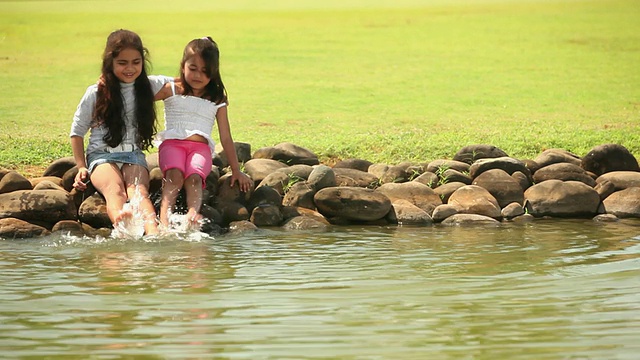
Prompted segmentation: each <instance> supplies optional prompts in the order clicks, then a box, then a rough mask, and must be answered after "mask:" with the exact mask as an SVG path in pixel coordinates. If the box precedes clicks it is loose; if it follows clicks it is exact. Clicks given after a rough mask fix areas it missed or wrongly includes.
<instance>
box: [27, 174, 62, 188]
mask: <svg viewBox="0 0 640 360" xmlns="http://www.w3.org/2000/svg"><path fill="white" fill-rule="evenodd" d="M44 181H47V182H49V183H53V184H55V185H57V186H59V187H60V188H64V187H63V186H62V178H61V177H58V176H42V177H37V178H31V179H29V182H30V183H31V188H32V189H35V187H36V186H38V184H39V183H41V182H44ZM48 186H50V185H47V187H48Z"/></svg>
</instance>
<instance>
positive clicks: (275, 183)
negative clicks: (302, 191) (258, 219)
mask: <svg viewBox="0 0 640 360" xmlns="http://www.w3.org/2000/svg"><path fill="white" fill-rule="evenodd" d="M290 181H292V178H290V177H289V175H287V174H285V173H283V172H277V171H275V172H272V173H271V174H269V175H267V176H266V177H265V178H264V179H262V181H261V182H260V184H258V186H257V187H256V191H257V190H258V189H259V188H261V187H264V186H268V187H270V188H272V189H275V190H276V191H277V192H278V193H279V194H280V195H281V196H282V195H284V192H285V190H284V189H285V187H289V186H291V185H293V184H290V183H289V182H290Z"/></svg>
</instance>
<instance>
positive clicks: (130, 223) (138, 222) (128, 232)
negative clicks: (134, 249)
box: [111, 180, 145, 239]
mask: <svg viewBox="0 0 640 360" xmlns="http://www.w3.org/2000/svg"><path fill="white" fill-rule="evenodd" d="M141 202H142V195H141V193H140V188H139V186H138V184H137V180H136V184H135V191H134V193H133V196H132V197H131V199H129V202H127V203H126V204H124V206H123V207H122V211H125V212H130V213H131V214H132V215H131V216H127V217H125V218H124V219H122V220H121V221H119V222H118V223H116V224H114V225H113V231H112V232H111V237H113V238H119V239H123V238H124V239H132V238H133V239H139V238H141V237H142V236H143V235H144V217H145V216H144V213H143V211H142V210H141V209H140V203H141Z"/></svg>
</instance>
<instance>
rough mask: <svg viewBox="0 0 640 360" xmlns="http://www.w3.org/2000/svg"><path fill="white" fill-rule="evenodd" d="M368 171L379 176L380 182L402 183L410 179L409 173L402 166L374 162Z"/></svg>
mask: <svg viewBox="0 0 640 360" xmlns="http://www.w3.org/2000/svg"><path fill="white" fill-rule="evenodd" d="M368 172H369V173H370V174H373V175H374V176H375V177H377V178H378V180H379V183H380V184H387V183H401V182H406V181H407V180H408V177H407V173H406V172H405V171H404V169H403V168H402V167H400V166H394V165H387V164H373V165H371V166H369V170H368Z"/></svg>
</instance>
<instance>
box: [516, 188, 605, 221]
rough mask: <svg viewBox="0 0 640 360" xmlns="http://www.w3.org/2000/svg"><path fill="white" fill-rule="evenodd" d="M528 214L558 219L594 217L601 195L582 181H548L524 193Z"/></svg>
mask: <svg viewBox="0 0 640 360" xmlns="http://www.w3.org/2000/svg"><path fill="white" fill-rule="evenodd" d="M524 198H525V208H526V209H527V213H529V214H531V215H533V216H536V217H540V216H556V217H592V216H594V215H595V214H596V213H597V212H598V207H599V206H600V195H598V192H597V191H596V190H594V189H593V188H592V187H591V186H589V185H586V184H585V183H583V182H580V181H562V180H547V181H543V182H541V183H539V184H536V185H533V186H532V187H530V188H529V189H527V191H525V192H524Z"/></svg>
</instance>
